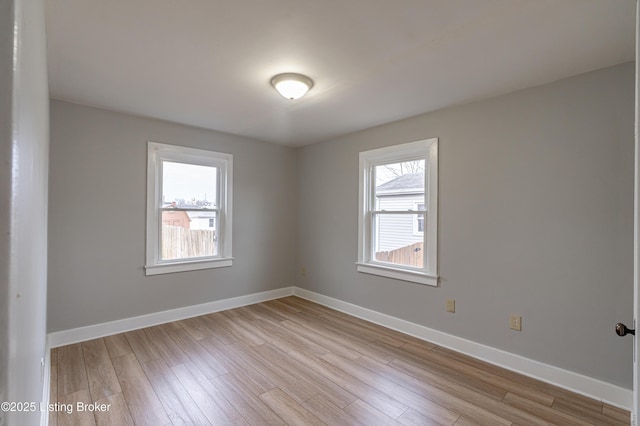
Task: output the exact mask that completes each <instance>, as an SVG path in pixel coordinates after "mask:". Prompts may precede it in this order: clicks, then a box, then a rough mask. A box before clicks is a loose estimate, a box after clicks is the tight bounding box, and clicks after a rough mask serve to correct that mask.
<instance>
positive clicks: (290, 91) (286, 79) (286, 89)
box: [271, 72, 313, 100]
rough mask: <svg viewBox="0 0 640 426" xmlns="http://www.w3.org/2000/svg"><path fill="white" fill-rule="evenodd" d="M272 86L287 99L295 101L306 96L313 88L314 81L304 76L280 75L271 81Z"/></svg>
mask: <svg viewBox="0 0 640 426" xmlns="http://www.w3.org/2000/svg"><path fill="white" fill-rule="evenodd" d="M271 85H272V86H273V87H274V88H275V89H276V90H277V91H278V92H279V93H280V94H281V95H282V96H284V97H285V98H287V99H290V100H294V99H299V98H301V97H303V96H304V95H305V93H307V92H308V91H309V89H311V88H312V87H313V81H312V80H311V79H310V78H309V77H307V76H304V75H302V74H295V73H290V72H289V73H285V74H278V75H276V76H275V77H273V78H272V79H271Z"/></svg>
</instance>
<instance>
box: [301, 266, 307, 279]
mask: <svg viewBox="0 0 640 426" xmlns="http://www.w3.org/2000/svg"><path fill="white" fill-rule="evenodd" d="M300 275H302V276H303V277H306V276H307V267H306V266H302V267H301V268H300Z"/></svg>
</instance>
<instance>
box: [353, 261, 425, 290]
mask: <svg viewBox="0 0 640 426" xmlns="http://www.w3.org/2000/svg"><path fill="white" fill-rule="evenodd" d="M356 265H357V269H358V272H363V273H365V274H372V275H380V276H382V277H387V278H394V279H397V280H402V281H409V282H413V283H417V284H424V285H430V286H433V287H437V286H438V276H437V275H431V274H426V273H424V272H417V271H409V270H406V269H399V268H393V267H389V266H383V265H375V264H371V263H359V262H358V263H356Z"/></svg>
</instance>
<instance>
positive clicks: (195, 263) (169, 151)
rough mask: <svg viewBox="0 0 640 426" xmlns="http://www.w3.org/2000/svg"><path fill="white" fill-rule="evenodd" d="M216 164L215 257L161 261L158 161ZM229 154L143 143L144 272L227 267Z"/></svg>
mask: <svg viewBox="0 0 640 426" xmlns="http://www.w3.org/2000/svg"><path fill="white" fill-rule="evenodd" d="M165 160H168V161H176V162H180V163H188V164H196V165H201V166H212V167H218V170H219V174H218V182H217V185H218V191H219V204H220V205H219V206H217V208H218V213H219V214H218V221H219V224H218V227H219V229H220V235H219V236H218V237H219V247H218V249H219V254H218V255H217V256H211V257H205V258H196V259H178V260H162V259H161V257H160V235H161V226H162V220H161V215H160V213H159V212H160V210H159V208H158V206H160V205H161V203H162V176H161V171H160V170H161V168H160V164H161V163H162V161H165ZM232 207H233V155H232V154H224V153H220V152H214V151H207V150H203V149H196V148H187V147H182V146H176V145H167V144H162V143H157V142H151V141H149V142H147V249H146V265H145V275H157V274H168V273H173V272H183V271H195V270H200V269H209V268H221V267H227V266H231V265H232V263H233V256H232V238H231V230H232V229H233V226H232V225H233V223H232V221H233V214H232Z"/></svg>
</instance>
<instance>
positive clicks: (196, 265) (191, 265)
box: [144, 257, 233, 276]
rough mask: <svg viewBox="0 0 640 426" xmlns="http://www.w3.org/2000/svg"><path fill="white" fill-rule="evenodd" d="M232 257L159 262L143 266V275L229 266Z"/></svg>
mask: <svg viewBox="0 0 640 426" xmlns="http://www.w3.org/2000/svg"><path fill="white" fill-rule="evenodd" d="M232 262H233V258H232V257H226V258H224V259H214V260H212V259H207V260H192V261H183V262H176V263H159V264H156V265H147V266H145V267H144V269H145V272H144V274H145V275H147V276H148V275H159V274H171V273H174V272H185V271H198V270H200V269H212V268H225V267H228V266H231V264H232Z"/></svg>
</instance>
